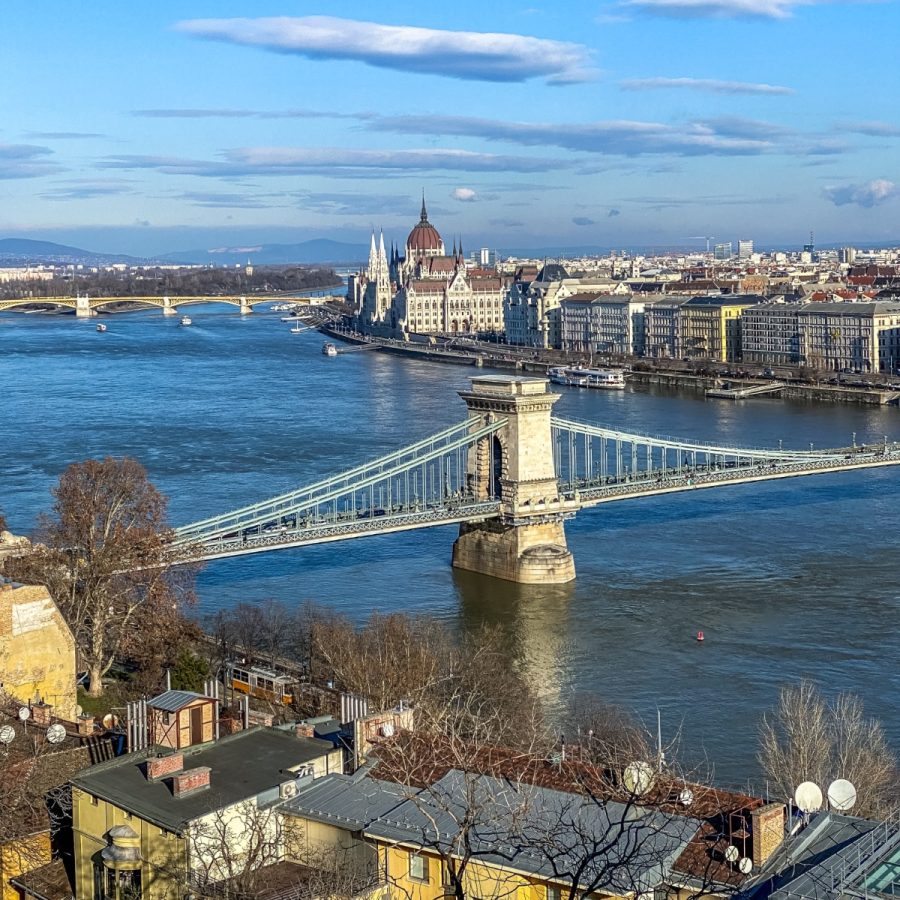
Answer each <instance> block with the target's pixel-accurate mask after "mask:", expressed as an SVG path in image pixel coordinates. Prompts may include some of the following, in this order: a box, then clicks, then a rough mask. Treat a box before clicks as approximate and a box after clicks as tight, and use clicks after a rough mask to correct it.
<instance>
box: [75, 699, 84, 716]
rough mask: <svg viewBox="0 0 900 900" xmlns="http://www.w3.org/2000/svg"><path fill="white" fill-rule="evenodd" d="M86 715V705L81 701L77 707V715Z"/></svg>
mask: <svg viewBox="0 0 900 900" xmlns="http://www.w3.org/2000/svg"><path fill="white" fill-rule="evenodd" d="M82 715H84V707H82V705H81V704H80V703H79V704H78V706H76V707H75V717H76V718H77V717H78V716H82Z"/></svg>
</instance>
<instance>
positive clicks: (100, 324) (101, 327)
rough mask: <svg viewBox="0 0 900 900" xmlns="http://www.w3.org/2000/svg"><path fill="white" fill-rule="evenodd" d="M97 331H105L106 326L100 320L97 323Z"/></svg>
mask: <svg viewBox="0 0 900 900" xmlns="http://www.w3.org/2000/svg"><path fill="white" fill-rule="evenodd" d="M97 331H106V326H105V325H104V324H103V323H102V322H100V323H99V324H98V325H97Z"/></svg>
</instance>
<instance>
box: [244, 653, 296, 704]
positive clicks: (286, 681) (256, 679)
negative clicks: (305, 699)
mask: <svg viewBox="0 0 900 900" xmlns="http://www.w3.org/2000/svg"><path fill="white" fill-rule="evenodd" d="M228 680H229V681H230V682H231V687H232V689H233V690H236V691H240V692H241V693H242V694H250V696H252V697H259V698H260V699H263V700H269V701H271V702H272V703H283V704H285V706H290V704H291V703H292V702H293V700H294V683H295V679H293V678H291V677H290V676H289V675H283V674H281V673H279V672H275V671H273V670H272V669H263V668H260V667H259V666H247V665H243V664H240V663H230V664H229V679H228Z"/></svg>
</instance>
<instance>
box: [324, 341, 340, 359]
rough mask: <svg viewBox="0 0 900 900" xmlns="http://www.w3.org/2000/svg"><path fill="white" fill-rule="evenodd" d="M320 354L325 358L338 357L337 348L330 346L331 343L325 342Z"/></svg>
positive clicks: (333, 345)
mask: <svg viewBox="0 0 900 900" xmlns="http://www.w3.org/2000/svg"><path fill="white" fill-rule="evenodd" d="M322 352H323V353H324V354H325V355H326V356H337V355H338V349H337V346H336V345H335V344H332V343H331V341H325V343H324V344H322Z"/></svg>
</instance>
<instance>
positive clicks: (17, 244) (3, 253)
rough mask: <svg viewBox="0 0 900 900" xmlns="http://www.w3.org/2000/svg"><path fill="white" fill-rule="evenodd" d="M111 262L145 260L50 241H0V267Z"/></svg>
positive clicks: (7, 239)
mask: <svg viewBox="0 0 900 900" xmlns="http://www.w3.org/2000/svg"><path fill="white" fill-rule="evenodd" d="M113 262H124V263H142V262H145V260H142V259H138V258H137V257H135V256H124V255H122V254H115V253H97V252H95V251H94V250H82V249H81V248H80V247H68V246H66V245H65V244H54V243H53V242H52V241H32V240H29V239H27V238H3V239H0V265H23V264H25V263H72V264H76V265H77V264H86V265H95V264H98V263H100V264H102V263H113Z"/></svg>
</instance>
